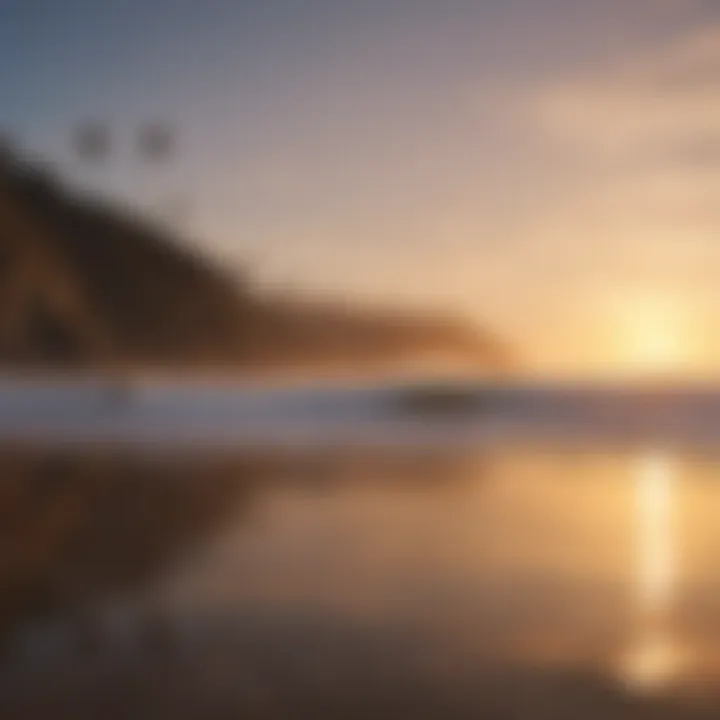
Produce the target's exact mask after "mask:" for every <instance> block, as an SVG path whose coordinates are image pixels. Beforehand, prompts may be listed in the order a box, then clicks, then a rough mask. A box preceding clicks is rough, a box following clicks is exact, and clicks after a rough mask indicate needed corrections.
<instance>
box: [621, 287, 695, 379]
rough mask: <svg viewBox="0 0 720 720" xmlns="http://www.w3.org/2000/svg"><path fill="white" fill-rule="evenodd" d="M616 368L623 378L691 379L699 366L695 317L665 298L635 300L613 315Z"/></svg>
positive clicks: (625, 304)
mask: <svg viewBox="0 0 720 720" xmlns="http://www.w3.org/2000/svg"><path fill="white" fill-rule="evenodd" d="M612 325H613V327H614V333H613V335H614V340H613V343H612V344H613V348H612V353H611V354H612V365H613V368H614V369H615V370H616V371H618V372H620V373H621V374H623V375H630V376H632V377H640V378H651V379H656V378H667V377H674V376H679V375H688V374H691V373H692V372H693V370H694V369H695V367H696V365H697V361H698V353H697V346H696V343H695V341H694V337H693V331H692V322H691V316H690V315H689V313H687V311H686V309H685V308H683V307H682V306H681V305H679V304H677V303H673V302H671V301H670V300H667V299H666V300H663V299H661V298H642V299H638V298H633V299H629V300H625V301H624V302H622V303H618V305H617V306H616V307H615V309H614V312H613V318H612Z"/></svg>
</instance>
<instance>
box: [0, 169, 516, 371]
mask: <svg viewBox="0 0 720 720" xmlns="http://www.w3.org/2000/svg"><path fill="white" fill-rule="evenodd" d="M430 351H433V352H435V351H448V352H450V353H451V354H458V355H459V356H462V357H464V358H466V359H467V358H472V359H473V361H475V360H477V361H478V362H481V363H486V364H490V365H498V364H503V363H504V362H505V360H506V358H507V355H506V353H505V351H504V349H503V347H502V345H501V343H500V342H499V341H497V340H496V339H495V338H494V337H492V336H491V335H489V334H488V335H484V336H481V335H479V334H478V333H476V332H475V331H474V330H471V329H470V328H468V327H466V326H464V325H462V324H460V323H456V322H452V321H449V320H446V319H443V318H425V317H421V316H411V315H408V314H404V313H384V312H379V311H373V312H371V311H369V310H362V309H359V308H349V307H344V306H338V305H335V304H332V303H327V302H326V303H310V302H300V301H296V300H292V301H290V300H287V299H285V300H279V299H271V298H270V297H268V296H264V295H263V294H260V293H257V292H251V291H250V289H249V282H248V281H247V279H243V278H239V277H236V276H235V275H233V276H230V275H228V274H226V273H224V272H223V271H221V270H220V269H219V268H218V267H216V266H214V265H213V264H212V263H210V262H208V261H207V260H206V259H204V258H202V257H200V256H198V255H196V254H193V253H192V252H191V251H190V250H189V249H187V247H186V245H184V244H183V243H182V242H180V241H178V240H177V239H176V238H174V237H172V236H171V235H170V231H168V230H167V229H163V228H160V227H159V226H156V225H154V224H153V223H151V222H149V221H143V220H142V219H140V218H139V217H137V216H135V215H134V214H132V213H131V212H129V211H123V210H121V209H118V208H116V207H111V206H108V205H101V204H98V203H96V202H91V201H90V200H87V199H83V198H81V197H76V196H74V195H72V194H70V193H69V192H68V191H67V190H66V189H65V188H64V187H63V186H62V184H61V183H59V182H58V181H57V180H56V179H54V178H53V177H52V176H50V175H48V174H46V173H44V172H42V171H41V170H39V169H37V168H34V167H31V166H29V165H27V164H24V163H20V162H18V161H16V160H14V159H8V158H5V159H4V160H2V161H0V365H5V366H23V367H26V366H46V367H47V366H65V367H73V366H88V365H93V366H97V365H106V364H117V363H119V364H144V365H147V364H152V365H163V366H167V365H174V366H177V365H188V366H198V365H212V366H217V365H223V366H228V365H230V366H233V367H235V366H237V367H238V368H242V367H251V366H252V367H254V368H257V367H258V366H261V367H269V366H279V365H283V364H287V365H297V364H306V363H327V362H329V363H341V364H342V363H355V364H357V363H358V362H363V363H364V362H384V361H390V360H394V359H398V358H400V357H406V356H408V355H412V354H414V353H425V352H430Z"/></svg>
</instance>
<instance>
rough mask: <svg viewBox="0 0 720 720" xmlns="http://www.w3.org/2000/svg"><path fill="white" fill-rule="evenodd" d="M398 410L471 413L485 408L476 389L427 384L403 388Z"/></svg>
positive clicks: (423, 413)
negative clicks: (408, 388)
mask: <svg viewBox="0 0 720 720" xmlns="http://www.w3.org/2000/svg"><path fill="white" fill-rule="evenodd" d="M398 405H399V408H400V410H402V411H403V412H406V413H409V414H417V415H423V416H424V415H431V416H432V415H443V416H444V415H473V414H475V413H477V412H479V411H482V410H484V409H485V406H486V403H485V401H484V399H483V397H482V395H481V394H480V392H479V391H478V390H475V389H473V388H467V387H458V386H455V385H442V384H441V385H428V386H423V387H416V388H412V389H410V390H405V391H404V392H403V393H402V394H401V396H400V398H399V401H398Z"/></svg>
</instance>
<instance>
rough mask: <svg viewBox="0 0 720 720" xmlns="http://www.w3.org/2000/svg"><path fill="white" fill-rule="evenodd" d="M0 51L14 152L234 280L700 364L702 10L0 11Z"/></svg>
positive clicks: (40, 2)
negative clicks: (238, 276) (161, 142)
mask: <svg viewBox="0 0 720 720" xmlns="http://www.w3.org/2000/svg"><path fill="white" fill-rule="evenodd" d="M0 67H2V68H3V71H2V73H0V98H2V101H1V102H0V128H4V132H6V133H7V134H8V135H9V136H10V137H11V138H14V139H15V140H16V141H17V142H19V143H21V145H22V147H23V148H24V149H25V150H26V151H27V152H28V153H31V154H33V155H37V156H38V157H41V158H43V159H46V160H49V161H52V162H53V163H54V164H56V165H57V167H58V168H59V169H60V170H61V171H62V172H63V173H64V174H65V175H67V176H68V177H70V178H73V179H74V180H75V181H76V182H78V183H81V184H86V185H87V184H92V185H93V186H96V187H99V188H101V189H102V190H103V191H104V192H107V193H109V194H112V195H115V196H117V197H119V198H122V199H123V200H128V201H130V202H132V203H134V204H135V205H138V206H140V207H142V208H145V209H146V210H147V211H150V212H154V213H157V214H163V213H165V214H166V215H167V216H169V217H170V219H169V220H168V222H173V223H174V224H177V225H179V226H182V228H183V231H184V234H185V235H186V237H187V238H188V240H189V241H191V242H194V243H197V244H198V245H199V246H200V247H201V248H202V249H203V250H205V251H206V252H208V253H210V254H212V255H214V256H216V257H217V258H219V259H220V261H221V262H222V263H223V264H225V265H226V266H227V267H229V268H233V269H234V268H237V270H238V272H241V271H243V270H245V269H247V270H248V271H250V272H251V273H252V274H253V276H254V277H255V278H257V280H258V282H262V283H265V284H268V285H272V286H275V287H281V288H285V289H294V290H296V291H306V292H307V291H313V292H316V293H321V294H323V295H328V296H337V297H341V298H343V299H351V300H357V301H358V302H370V303H373V304H398V305H402V306H411V307H415V306H417V307H422V308H439V309H441V310H447V311H449V312H453V313H458V314H460V315H462V316H464V317H468V318H469V319H471V320H472V321H475V322H478V323H480V324H487V325H489V326H491V327H493V328H496V329H497V330H499V331H500V332H501V333H505V334H506V335H507V336H508V337H509V338H510V339H511V340H513V341H516V342H517V343H518V346H519V347H521V348H522V352H523V354H524V355H525V356H526V357H527V358H528V359H529V361H530V362H531V363H532V364H534V365H535V366H536V367H537V368H543V369H548V370H556V369H565V370H571V371H579V370H583V369H590V368H602V367H604V368H606V369H607V368H610V367H614V366H617V367H625V368H629V367H631V366H632V365H633V363H637V364H638V365H643V364H644V365H648V364H652V363H653V362H654V363H656V364H657V365H658V368H660V367H661V366H663V365H667V366H668V367H670V366H677V367H684V368H693V370H694V371H700V370H702V371H707V372H714V368H715V367H716V366H717V367H718V368H720V342H719V341H716V340H715V338H714V334H715V328H716V327H720V284H719V283H718V282H717V279H718V278H720V235H719V233H718V231H719V230H720V202H718V201H719V200H720V92H718V90H720V2H719V1H718V0H712V1H711V0H696V1H693V0H584V1H583V2H578V0H485V1H483V0H382V1H381V0H262V1H260V0H255V1H254V2H245V1H243V0H103V1H102V2H98V1H97V0H0ZM89 121H98V122H105V123H107V124H108V125H109V126H110V127H111V129H112V133H113V141H114V151H113V156H112V158H111V161H108V162H106V163H104V164H99V165H97V166H93V167H88V166H87V165H82V164H81V163H79V162H78V160H77V158H76V157H74V155H73V150H72V143H71V138H72V131H73V128H74V127H76V126H77V125H78V124H79V123H83V122H89ZM148 122H167V123H171V124H172V125H173V127H174V128H175V129H176V133H177V141H178V151H177V153H176V155H175V157H173V159H172V161H171V162H169V163H166V164H164V165H162V166H157V165H156V166H154V165H152V164H151V163H148V162H146V161H144V160H143V159H142V158H141V157H139V156H138V154H137V153H136V152H135V151H134V147H133V136H134V133H136V131H137V128H138V127H139V126H141V125H142V124H144V123H148ZM181 209H182V212H181Z"/></svg>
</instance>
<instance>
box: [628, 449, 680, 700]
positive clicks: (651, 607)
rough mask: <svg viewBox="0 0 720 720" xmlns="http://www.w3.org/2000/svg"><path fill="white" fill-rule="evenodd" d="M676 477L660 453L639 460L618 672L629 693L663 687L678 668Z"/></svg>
mask: <svg viewBox="0 0 720 720" xmlns="http://www.w3.org/2000/svg"><path fill="white" fill-rule="evenodd" d="M676 476H677V472H676V468H675V466H674V463H673V461H672V459H671V458H670V457H668V456H666V455H664V454H661V453H648V454H647V455H644V456H643V457H641V458H640V461H639V464H638V466H637V470H636V532H635V553H636V555H635V558H636V560H635V576H634V592H633V603H634V611H635V612H634V623H635V625H634V627H633V635H634V640H633V641H632V643H631V645H630V648H629V651H628V653H627V655H626V657H625V658H624V660H623V663H622V667H621V672H622V675H623V679H624V680H625V681H626V682H627V683H628V684H629V685H630V686H631V687H634V688H637V689H641V690H656V689H659V688H661V687H663V686H664V685H666V684H668V683H669V682H670V681H671V680H672V679H673V677H675V676H676V675H677V674H679V672H680V669H681V665H682V653H681V650H680V646H679V644H678V643H677V641H676V639H675V638H674V636H673V628H672V611H673V604H674V601H675V597H674V595H675V588H676V584H677V558H676V552H677V542H676V536H675V527H674V509H675V505H676V481H677V477H676Z"/></svg>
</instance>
